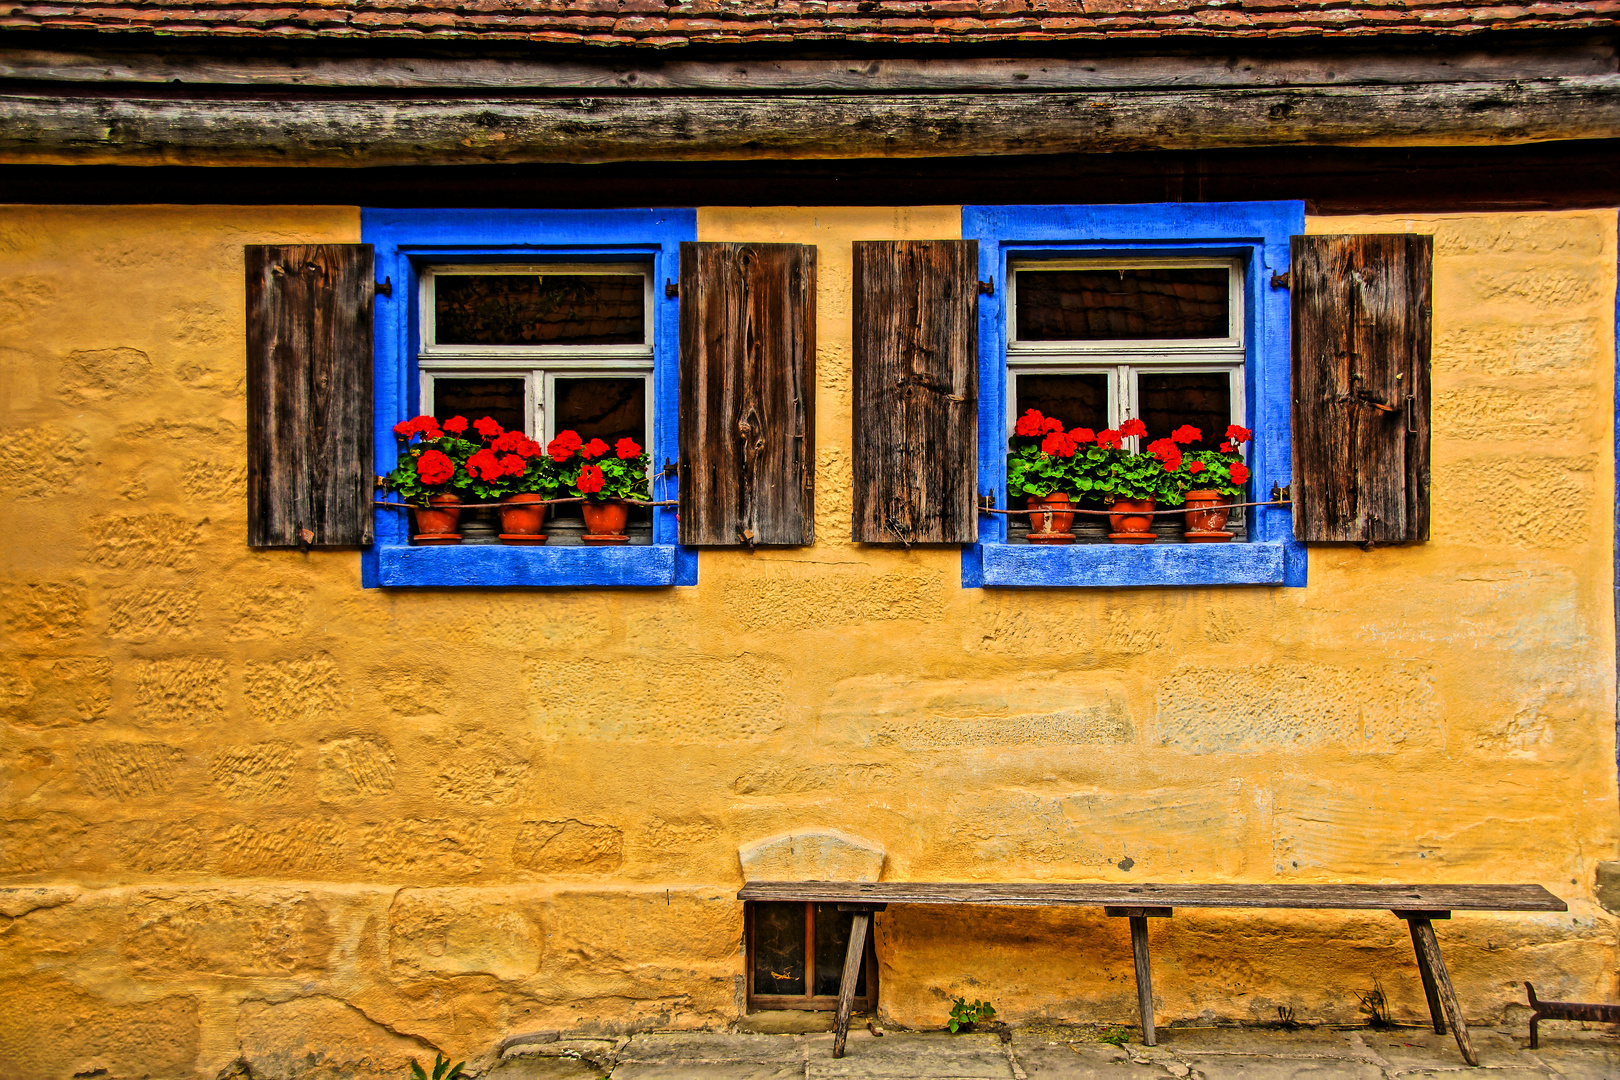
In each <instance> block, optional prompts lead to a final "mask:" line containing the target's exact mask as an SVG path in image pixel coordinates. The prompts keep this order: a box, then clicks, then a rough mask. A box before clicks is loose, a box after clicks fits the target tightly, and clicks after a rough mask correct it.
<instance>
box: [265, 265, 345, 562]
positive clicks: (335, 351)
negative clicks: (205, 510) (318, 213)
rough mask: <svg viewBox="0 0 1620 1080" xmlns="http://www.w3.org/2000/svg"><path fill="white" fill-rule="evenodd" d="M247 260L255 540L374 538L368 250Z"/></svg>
mask: <svg viewBox="0 0 1620 1080" xmlns="http://www.w3.org/2000/svg"><path fill="white" fill-rule="evenodd" d="M246 256H247V338H248V343H247V408H248V543H249V544H251V545H253V546H254V547H269V548H284V547H353V546H356V545H362V544H369V543H371V539H372V527H371V520H372V510H371V499H372V483H373V470H372V467H373V465H374V461H373V457H372V439H371V425H372V417H371V373H372V353H371V304H372V294H373V292H374V289H375V284H376V282H375V278H374V277H373V276H372V249H371V245H370V244H310V245H302V246H285V247H282V246H261V245H253V246H250V247H248V248H247V249H246Z"/></svg>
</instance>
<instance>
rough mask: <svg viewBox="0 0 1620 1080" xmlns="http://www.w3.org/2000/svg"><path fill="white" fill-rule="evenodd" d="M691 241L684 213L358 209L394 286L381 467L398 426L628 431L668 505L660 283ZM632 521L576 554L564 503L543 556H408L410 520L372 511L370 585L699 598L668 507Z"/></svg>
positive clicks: (670, 359) (668, 301)
mask: <svg viewBox="0 0 1620 1080" xmlns="http://www.w3.org/2000/svg"><path fill="white" fill-rule="evenodd" d="M696 231H697V221H696V215H695V213H694V212H693V211H691V210H615V211H583V210H582V211H502V212H499V213H494V212H485V211H414V210H365V211H362V215H361V233H362V238H363V239H364V240H365V241H366V242H367V243H370V244H372V245H374V247H375V248H376V268H377V271H376V272H377V276H378V277H379V278H384V279H385V280H386V281H388V283H389V287H388V288H386V289H383V290H379V294H378V296H377V300H376V379H375V382H376V417H375V422H376V445H377V471H378V472H379V473H382V472H386V471H388V470H389V469H391V468H392V467H393V462H394V454H395V449H394V445H395V444H394V438H393V435H392V431H391V429H392V427H393V425H394V424H395V423H397V422H398V421H400V420H402V419H406V418H408V417H410V416H414V415H416V414H418V413H427V414H431V415H433V416H436V417H440V418H445V417H449V416H455V415H462V416H465V417H467V418H468V419H469V420H472V419H477V418H478V417H480V416H486V415H487V416H491V417H493V418H494V419H495V420H496V421H498V422H499V423H500V424H501V425H502V426H503V427H506V428H508V429H514V430H521V431H524V432H525V433H527V434H528V435H529V436H530V437H531V438H534V439H536V440H538V441H541V442H545V441H549V440H550V439H551V438H554V437H555V436H556V434H557V433H558V432H559V431H564V430H568V429H573V430H575V431H578V432H579V433H580V435H581V436H583V437H585V438H587V439H588V438H591V437H593V436H597V437H601V438H602V439H604V440H607V441H609V442H610V444H611V443H612V442H613V441H616V440H617V439H618V438H620V437H622V436H625V435H628V436H630V437H632V438H634V439H635V440H636V441H637V442H638V443H640V444H641V445H642V446H644V447H646V448H647V449H648V451H649V457H650V460H651V461H652V463H653V473H654V476H653V496H654V499H655V500H672V499H674V498H675V497H676V496H677V493H678V489H677V487H676V483H677V481H676V478H675V476H674V471H673V470H667V471H666V470H665V468H664V466H665V464H666V463H668V462H672V461H673V460H674V459H675V457H676V454H677V449H676V448H677V444H678V426H677V425H678V415H677V408H676V399H677V396H678V385H679V383H678V374H677V368H676V363H677V359H676V352H677V329H678V318H679V310H678V307H677V301H676V299H675V298H674V297H673V296H670V295H668V294H667V293H666V291H665V289H664V287H663V285H664V282H666V281H673V280H675V279H677V278H678V277H679V258H678V252H679V245H680V243H681V241H683V240H692V239H694V238H695V235H696ZM639 513H640V517H639V520H638V519H637V518H635V517H633V518H632V522H631V526H630V529H629V534H630V538H631V540H630V545H629V546H627V547H620V548H601V549H599V548H590V547H585V546H583V545H582V544H581V543H580V541H579V540H578V536H579V534H580V532H581V531H582V524H581V525H579V526H575V525H574V524H573V523H574V522H577V521H578V518H577V514H578V510H577V508H568V507H560V508H559V511H558V515H559V516H558V518H557V520H556V521H555V522H553V523H552V525H551V527H548V530H547V531H548V533H549V534H550V536H551V539H550V540H549V541H548V542H547V544H546V545H545V546H543V547H527V548H517V547H505V546H502V545H500V544H498V543H487V544H480V543H473V542H467V543H463V544H460V545H455V546H451V547H440V548H432V549H428V548H413V547H411V546H410V545H409V537H408V535H407V524H406V522H405V521H404V520H403V519H404V515H403V514H401V513H399V512H398V511H392V510H385V509H379V511H378V514H377V519H376V533H377V542H376V544H375V545H373V547H372V548H371V549H370V550H369V551H368V552H367V553H366V556H365V562H364V577H365V582H366V584H367V585H368V586H372V587H376V586H432V587H446V586H462V585H471V586H523V587H555V586H581V585H617V586H637V585H639V586H660V585H677V584H682V585H689V584H694V583H695V582H696V573H697V561H696V556H695V554H694V553H693V552H692V551H691V550H690V549H688V548H684V547H681V546H679V545H678V544H677V543H676V521H675V514H674V508H673V507H655V508H651V509H643V510H641V511H640V512H639ZM469 539H472V538H471V537H470V538H469ZM491 539H493V537H491Z"/></svg>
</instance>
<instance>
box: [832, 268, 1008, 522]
mask: <svg viewBox="0 0 1620 1080" xmlns="http://www.w3.org/2000/svg"><path fill="white" fill-rule="evenodd" d="M854 287H855V353H854V366H855V430H854V461H853V466H854V474H855V508H854V539H855V540H856V541H857V542H858V543H866V544H893V543H904V544H971V543H973V542H974V541H976V540H977V539H978V532H979V519H978V510H977V508H976V507H975V505H974V494H975V491H976V490H977V486H978V414H979V405H978V401H979V395H978V382H979V372H978V356H979V350H978V337H979V244H978V241H976V240H861V241H856V243H855V280H854Z"/></svg>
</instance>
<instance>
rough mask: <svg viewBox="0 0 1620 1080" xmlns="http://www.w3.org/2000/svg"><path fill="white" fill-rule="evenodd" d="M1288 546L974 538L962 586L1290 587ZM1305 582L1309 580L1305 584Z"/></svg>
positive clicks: (966, 552) (964, 565)
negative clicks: (1056, 543)
mask: <svg viewBox="0 0 1620 1080" xmlns="http://www.w3.org/2000/svg"><path fill="white" fill-rule="evenodd" d="M1285 549H1286V545H1285V544H1283V543H1281V542H1266V543H1251V544H1141V545H1127V544H1071V545H1068V546H1065V547H1043V546H1040V545H1033V544H974V545H973V546H972V547H969V548H965V549H964V550H963V558H962V586H963V588H968V589H975V588H1008V589H1046V588H1059V589H1061V588H1077V587H1090V588H1120V587H1123V586H1131V585H1283V584H1290V582H1288V581H1287V579H1286V576H1285V573H1284V571H1285V565H1286V560H1285V559H1284V554H1285ZM1300 584H1303V582H1301V583H1300Z"/></svg>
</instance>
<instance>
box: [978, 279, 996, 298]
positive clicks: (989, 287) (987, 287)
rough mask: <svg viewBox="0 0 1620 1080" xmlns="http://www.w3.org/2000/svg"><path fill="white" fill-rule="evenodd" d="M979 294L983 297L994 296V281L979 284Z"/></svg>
mask: <svg viewBox="0 0 1620 1080" xmlns="http://www.w3.org/2000/svg"><path fill="white" fill-rule="evenodd" d="M979 292H980V293H982V294H983V295H985V296H994V295H996V283H995V282H994V281H981V282H979Z"/></svg>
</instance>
